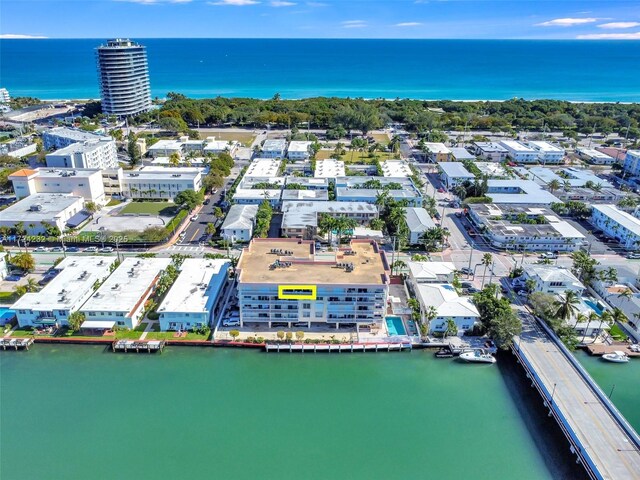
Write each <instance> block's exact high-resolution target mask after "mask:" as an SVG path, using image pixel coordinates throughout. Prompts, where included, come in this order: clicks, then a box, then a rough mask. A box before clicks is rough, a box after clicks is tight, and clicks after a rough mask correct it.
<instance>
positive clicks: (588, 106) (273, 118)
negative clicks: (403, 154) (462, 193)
mask: <svg viewBox="0 0 640 480" xmlns="http://www.w3.org/2000/svg"><path fill="white" fill-rule="evenodd" d="M136 121H137V122H140V123H143V122H144V123H146V122H155V123H156V124H157V125H158V126H159V127H160V128H163V129H165V130H166V131H169V132H176V133H177V132H184V131H186V130H187V129H188V127H189V126H195V125H200V126H204V125H212V126H215V125H221V124H227V125H228V124H232V125H237V126H247V127H263V126H264V125H272V126H276V127H281V128H290V127H291V126H293V125H307V124H308V125H309V126H310V127H311V128H324V129H329V131H328V134H331V136H332V138H344V136H345V134H346V133H348V132H350V131H359V132H362V133H363V134H366V133H368V132H370V131H371V130H374V129H376V128H379V127H381V126H382V125H384V124H385V123H391V122H399V123H403V124H404V125H405V127H406V128H407V129H408V130H409V131H411V132H416V133H426V132H429V133H430V135H429V140H431V141H441V140H440V137H439V134H442V133H443V132H442V130H463V129H465V126H466V128H467V129H469V130H489V131H493V132H500V131H502V132H509V133H511V132H513V131H514V130H516V129H521V130H522V129H526V130H542V129H543V128H546V129H550V130H558V131H563V132H565V133H566V134H567V135H568V136H570V137H574V136H575V135H576V134H578V133H582V134H591V133H593V132H602V133H613V132H621V131H624V132H625V134H626V130H627V127H629V136H628V138H629V139H637V138H640V129H639V128H638V124H639V123H640V106H639V105H638V104H618V103H572V102H567V101H561V100H531V101H528V100H523V99H512V100H508V101H505V102H454V101H449V100H439V101H422V100H409V99H396V100H383V99H374V100H363V99H360V98H356V99H353V98H335V97H334V98H326V97H316V98H306V99H300V100H283V99H281V98H280V97H279V96H277V95H276V96H274V97H273V98H272V99H270V100H258V99H253V98H223V97H217V98H211V99H198V100H196V99H190V98H187V97H185V96H184V95H181V94H179V93H169V94H168V95H167V101H166V102H165V103H164V104H163V105H162V107H161V108H160V111H159V112H157V111H153V112H148V113H144V114H141V115H138V117H137V118H136Z"/></svg>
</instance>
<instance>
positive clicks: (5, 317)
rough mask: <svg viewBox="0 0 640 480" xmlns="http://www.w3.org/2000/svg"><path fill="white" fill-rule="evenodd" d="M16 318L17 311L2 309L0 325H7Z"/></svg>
mask: <svg viewBox="0 0 640 480" xmlns="http://www.w3.org/2000/svg"><path fill="white" fill-rule="evenodd" d="M15 316H16V312H15V310H11V309H10V308H3V307H0V325H3V324H5V323H7V322H8V321H9V320H11V319H12V318H13V317H15Z"/></svg>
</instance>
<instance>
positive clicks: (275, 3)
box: [269, 0, 297, 8]
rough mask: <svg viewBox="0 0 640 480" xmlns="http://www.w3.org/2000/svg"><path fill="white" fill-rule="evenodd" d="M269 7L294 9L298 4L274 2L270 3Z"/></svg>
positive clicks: (280, 0)
mask: <svg viewBox="0 0 640 480" xmlns="http://www.w3.org/2000/svg"><path fill="white" fill-rule="evenodd" d="M269 5H271V6H272V7H276V8H277V7H293V6H295V5H297V3H294V2H283V1H282V0H274V1H273V2H271V3H269Z"/></svg>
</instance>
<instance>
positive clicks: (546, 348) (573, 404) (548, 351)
mask: <svg viewBox="0 0 640 480" xmlns="http://www.w3.org/2000/svg"><path fill="white" fill-rule="evenodd" d="M519 314H520V318H521V319H522V323H523V331H522V334H521V335H520V337H515V347H514V348H516V349H520V352H521V353H522V354H523V356H524V357H525V358H526V360H527V361H528V362H529V364H530V366H531V367H532V368H533V369H534V370H535V372H536V374H537V376H538V378H539V380H540V381H541V382H542V384H543V385H544V389H545V390H546V392H547V395H546V398H547V402H548V404H550V405H551V406H552V407H553V408H554V409H556V410H557V411H559V412H560V413H561V415H562V416H563V417H564V418H565V423H566V424H567V425H568V426H569V427H570V429H571V430H572V431H573V432H574V434H575V436H576V437H577V439H578V441H579V444H580V445H582V447H583V448H584V454H585V455H586V456H588V457H589V458H590V459H591V460H592V462H593V463H594V464H595V467H596V469H597V470H598V472H599V473H600V475H601V478H606V479H620V480H622V479H629V480H631V479H637V478H639V475H640V450H638V446H637V445H636V443H635V442H634V440H633V439H632V438H631V437H630V436H629V435H628V434H627V432H626V431H625V430H624V429H623V428H622V427H621V426H620V424H619V423H618V421H617V420H616V419H615V418H614V417H613V415H612V414H611V413H610V412H609V410H608V409H607V408H606V407H605V405H604V404H603V403H602V401H601V400H600V398H599V397H598V396H597V395H596V394H595V393H594V391H593V390H592V389H591V387H590V386H589V384H588V383H587V382H586V381H585V379H584V378H583V377H582V376H581V375H580V374H579V373H578V371H577V370H576V368H575V367H574V366H573V365H572V364H571V363H570V362H569V361H568V360H567V358H566V357H565V355H564V353H563V352H562V351H561V350H560V348H559V347H558V346H557V345H556V344H555V343H554V342H553V341H552V340H551V339H550V338H549V336H548V335H547V333H546V332H545V331H544V330H543V329H542V328H541V327H540V326H539V325H538V323H537V322H536V320H535V318H534V317H533V316H532V315H531V314H529V313H528V312H526V311H525V310H524V309H523V308H520V309H519Z"/></svg>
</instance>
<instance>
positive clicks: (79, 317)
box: [67, 312, 85, 332]
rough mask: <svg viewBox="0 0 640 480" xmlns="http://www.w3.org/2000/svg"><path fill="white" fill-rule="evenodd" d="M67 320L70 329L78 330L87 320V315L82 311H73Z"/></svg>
mask: <svg viewBox="0 0 640 480" xmlns="http://www.w3.org/2000/svg"><path fill="white" fill-rule="evenodd" d="M67 321H68V322H69V330H71V331H72V332H77V331H79V330H80V327H81V326H82V323H83V322H84V321H85V315H84V313H82V312H72V313H71V314H70V315H69V318H68V319H67Z"/></svg>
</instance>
